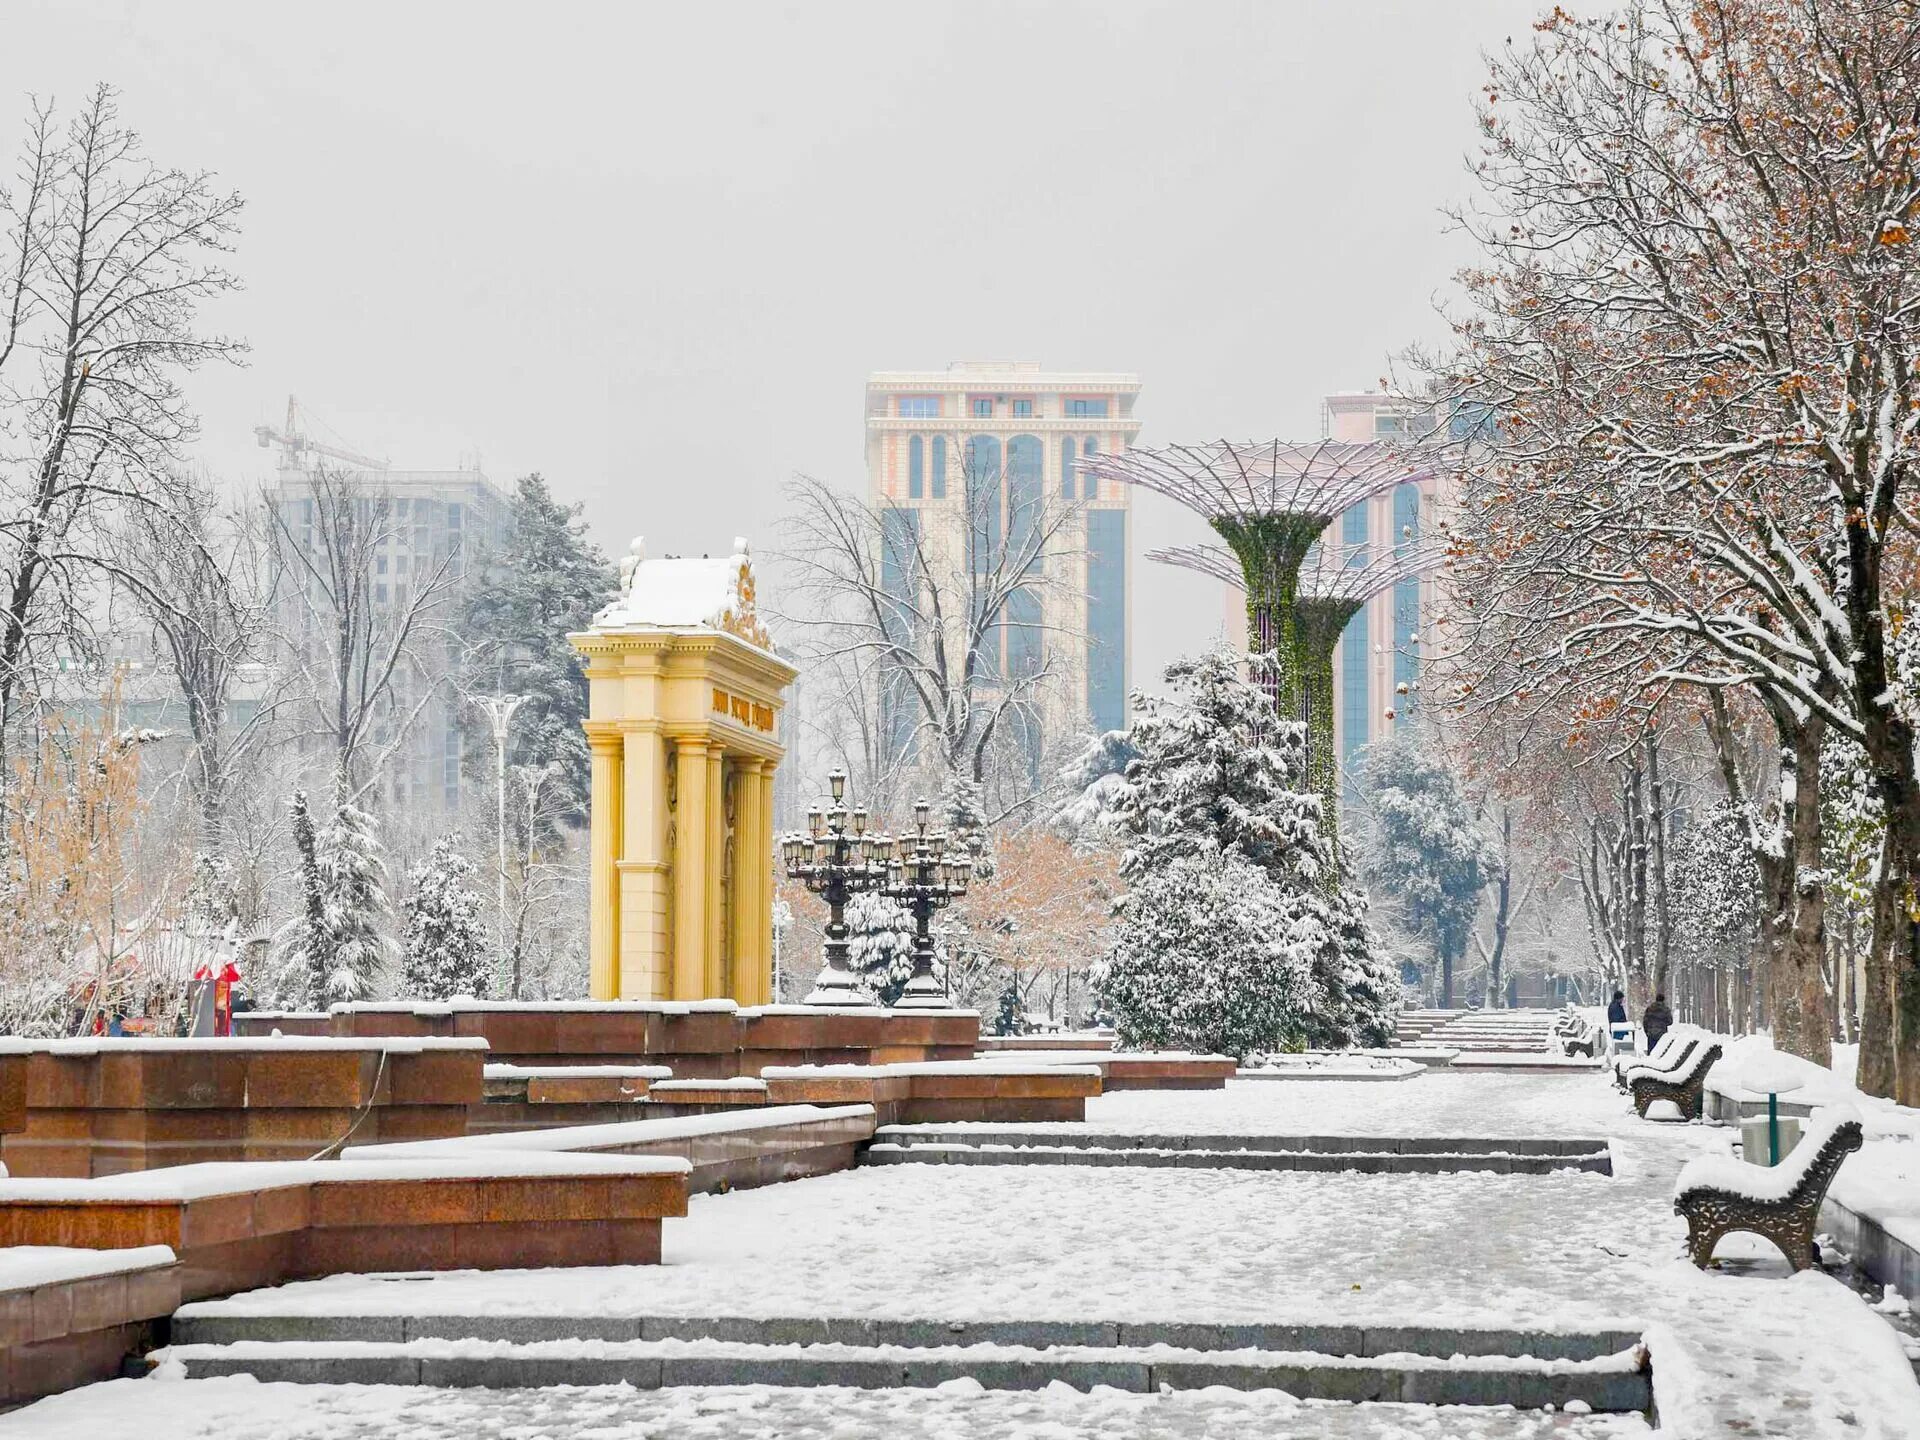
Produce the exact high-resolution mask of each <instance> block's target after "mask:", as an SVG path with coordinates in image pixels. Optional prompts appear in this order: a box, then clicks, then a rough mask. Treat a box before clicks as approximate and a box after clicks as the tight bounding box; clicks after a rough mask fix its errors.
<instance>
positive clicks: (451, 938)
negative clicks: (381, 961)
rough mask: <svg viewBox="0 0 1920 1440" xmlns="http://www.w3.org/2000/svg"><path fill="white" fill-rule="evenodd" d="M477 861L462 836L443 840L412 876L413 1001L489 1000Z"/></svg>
mask: <svg viewBox="0 0 1920 1440" xmlns="http://www.w3.org/2000/svg"><path fill="white" fill-rule="evenodd" d="M472 874H473V862H472V861H471V860H469V859H467V857H466V856H465V855H462V854H461V853H460V847H459V837H458V836H457V835H443V836H441V837H440V839H439V841H438V842H437V843H436V844H435V845H434V847H433V853H432V854H431V855H429V856H428V857H427V858H426V859H425V860H423V861H421V862H420V863H419V864H417V865H415V866H414V867H413V869H412V870H410V871H409V872H408V874H407V885H408V888H409V894H408V895H407V899H406V912H407V929H406V939H405V943H404V951H403V959H402V970H401V984H402V986H403V988H404V991H405V993H406V995H407V996H408V998H410V999H421V1000H448V999H451V998H452V997H454V996H455V995H465V996H471V997H473V998H474V999H476V1000H484V999H486V998H487V940H486V927H485V926H484V925H483V924H482V923H481V920H480V897H479V896H478V895H476V894H475V893H474V892H473V891H472V890H470V889H468V888H467V885H466V881H467V877H468V876H470V875H472Z"/></svg>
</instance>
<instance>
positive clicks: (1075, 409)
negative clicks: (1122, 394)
mask: <svg viewBox="0 0 1920 1440" xmlns="http://www.w3.org/2000/svg"><path fill="white" fill-rule="evenodd" d="M1106 413H1107V402H1106V401H1105V400H1104V399H1101V400H1088V399H1084V398H1074V399H1069V400H1068V401H1067V415H1068V417H1069V418H1073V417H1081V416H1092V415H1098V416H1101V417H1105V415H1106Z"/></svg>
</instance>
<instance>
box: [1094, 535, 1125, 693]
mask: <svg viewBox="0 0 1920 1440" xmlns="http://www.w3.org/2000/svg"><path fill="white" fill-rule="evenodd" d="M1087 715H1088V716H1089V717H1090V718H1091V719H1092V721H1093V728H1094V729H1096V730H1120V729H1124V728H1125V727H1126V723H1127V512H1126V511H1124V510H1091V511H1089V512H1088V513H1087Z"/></svg>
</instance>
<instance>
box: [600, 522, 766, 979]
mask: <svg viewBox="0 0 1920 1440" xmlns="http://www.w3.org/2000/svg"><path fill="white" fill-rule="evenodd" d="M733 543H734V552H733V554H732V555H730V556H727V557H725V558H722V559H710V558H707V557H704V556H703V557H701V558H699V559H677V558H671V557H669V558H664V559H659V560H648V559H647V558H646V552H645V546H644V545H643V543H642V542H641V541H640V540H635V541H634V542H633V546H632V554H631V555H630V556H629V557H628V559H627V560H626V561H625V562H624V563H623V564H622V566H621V582H622V585H621V595H620V598H619V599H617V600H615V601H614V603H613V604H611V605H609V606H608V607H607V608H606V609H605V610H603V611H601V612H600V614H598V615H597V616H595V617H594V621H593V625H592V626H591V627H590V628H589V629H587V630H585V631H583V632H581V633H580V634H577V635H570V636H568V637H567V638H568V639H569V640H571V641H572V642H573V646H574V648H575V649H576V650H578V651H579V652H580V654H581V655H582V656H583V657H584V659H585V663H586V671H587V682H588V688H589V692H590V696H591V699H590V703H589V707H588V716H589V718H588V720H587V722H586V730H587V740H588V743H589V745H590V746H591V747H592V751H593V798H592V805H593V821H592V829H591V832H590V840H589V845H590V849H591V867H592V868H591V885H590V898H589V904H590V906H591V929H590V953H591V960H592V981H591V984H592V993H593V998H594V999H596V1000H713V999H731V1000H737V1001H739V1002H740V1003H741V1004H743V1005H764V1004H767V1003H768V1002H770V1001H771V1000H772V999H773V928H772V926H773V921H772V917H773V772H774V769H775V767H776V766H777V765H778V764H779V763H780V757H781V756H782V755H783V754H784V753H785V747H784V746H782V745H781V743H780V739H779V735H780V724H779V721H780V711H781V708H782V706H783V705H784V703H785V695H786V689H787V687H788V686H789V685H791V684H792V683H793V680H794V677H795V675H796V674H798V673H799V672H797V671H796V670H795V669H794V668H793V667H792V666H791V665H789V664H787V662H786V661H784V660H782V659H781V658H780V657H779V656H778V655H776V654H774V652H773V644H772V640H771V638H770V637H769V636H768V634H767V631H766V627H765V626H763V625H762V624H761V623H760V619H759V616H758V615H757V614H756V613H755V611H754V580H753V561H752V557H751V555H750V554H749V552H748V548H747V542H746V541H745V540H735V541H734V542H733Z"/></svg>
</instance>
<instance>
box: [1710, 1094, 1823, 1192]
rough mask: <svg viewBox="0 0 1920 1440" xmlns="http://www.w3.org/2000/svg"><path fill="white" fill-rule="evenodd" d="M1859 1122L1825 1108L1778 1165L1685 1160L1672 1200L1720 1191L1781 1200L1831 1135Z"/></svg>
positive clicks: (1722, 1158)
mask: <svg viewBox="0 0 1920 1440" xmlns="http://www.w3.org/2000/svg"><path fill="white" fill-rule="evenodd" d="M1859 1120H1860V1114H1859V1112H1858V1111H1856V1110H1855V1109H1854V1108H1853V1107H1852V1106H1851V1105H1829V1106H1827V1107H1826V1108H1825V1109H1823V1110H1821V1111H1820V1113H1819V1114H1818V1115H1817V1116H1816V1117H1815V1118H1814V1121H1813V1124H1811V1125H1810V1126H1808V1127H1807V1133H1806V1134H1805V1135H1803V1136H1802V1137H1801V1139H1800V1143H1799V1144H1798V1145H1796V1146H1794V1147H1793V1150H1792V1152H1791V1153H1789V1154H1788V1155H1787V1156H1786V1157H1785V1158H1784V1159H1783V1160H1781V1162H1780V1163H1779V1164H1778V1165H1751V1164H1748V1163H1747V1162H1746V1161H1744V1160H1735V1159H1733V1158H1731V1157H1730V1156H1726V1155H1702V1156H1700V1157H1698V1158H1697V1159H1694V1160H1689V1161H1688V1162H1687V1164H1686V1165H1685V1167H1684V1168H1683V1169H1682V1170H1681V1171H1680V1178H1679V1179H1678V1180H1676V1181H1675V1182H1674V1187H1673V1194H1674V1198H1675V1199H1676V1200H1677V1199H1679V1198H1680V1197H1681V1196H1682V1195H1684V1194H1686V1193H1687V1192H1688V1191H1689V1190H1724V1191H1726V1192H1727V1193H1728V1194H1730V1195H1738V1196H1741V1197H1742V1198H1743V1199H1748V1200H1761V1201H1768V1200H1784V1199H1786V1198H1787V1197H1788V1196H1789V1195H1791V1194H1792V1193H1793V1191H1794V1187H1795V1186H1797V1185H1798V1184H1799V1183H1800V1182H1801V1181H1802V1180H1804V1179H1806V1177H1807V1172H1808V1171H1809V1170H1810V1169H1812V1168H1813V1162H1814V1161H1815V1160H1816V1159H1817V1158H1818V1157H1819V1154H1820V1150H1821V1147H1822V1146H1824V1145H1825V1144H1826V1143H1827V1142H1828V1141H1829V1140H1831V1139H1832V1138H1833V1134H1834V1131H1836V1130H1838V1129H1839V1128H1840V1127H1841V1126H1842V1125H1844V1124H1846V1123H1847V1122H1849V1121H1852V1122H1853V1123H1855V1124H1858V1123H1859ZM1842 1168H1843V1169H1844V1168H1845V1167H1844V1165H1843V1166H1842Z"/></svg>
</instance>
